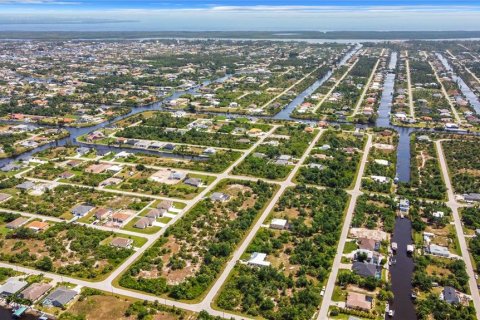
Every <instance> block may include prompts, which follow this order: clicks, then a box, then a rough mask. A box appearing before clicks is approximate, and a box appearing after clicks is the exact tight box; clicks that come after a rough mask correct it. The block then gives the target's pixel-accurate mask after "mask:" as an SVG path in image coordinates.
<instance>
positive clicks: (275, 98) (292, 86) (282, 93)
mask: <svg viewBox="0 0 480 320" xmlns="http://www.w3.org/2000/svg"><path fill="white" fill-rule="evenodd" d="M324 65H325V62H324V63H322V64H321V65H320V66H318V67H316V68H315V69H314V70H313V71H312V72H310V73H308V74H307V75H305V76H304V77H303V78H301V79H300V80H298V81H297V82H295V83H294V84H292V85H291V86H290V87H288V88H287V89H285V90H283V91H282V92H280V93H279V94H278V95H276V96H275V97H273V99H271V100H270V101H268V102H267V103H265V104H264V105H263V106H261V107H260V108H261V109H265V108H266V107H268V106H269V105H270V104H271V103H272V102H274V101H275V100H277V99H278V98H280V97H281V96H283V95H284V94H285V93H287V92H288V91H290V90H292V89H293V88H294V87H296V86H297V85H298V84H299V83H300V82H302V81H303V80H305V79H306V78H307V77H309V76H310V75H311V74H312V73H314V72H315V71H317V70H318V69H320V68H321V67H323V66H324Z"/></svg>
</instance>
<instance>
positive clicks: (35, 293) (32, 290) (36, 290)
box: [19, 282, 52, 301]
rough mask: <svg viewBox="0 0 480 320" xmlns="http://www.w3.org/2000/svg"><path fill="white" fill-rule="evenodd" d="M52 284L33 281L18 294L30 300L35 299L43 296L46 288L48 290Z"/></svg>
mask: <svg viewBox="0 0 480 320" xmlns="http://www.w3.org/2000/svg"><path fill="white" fill-rule="evenodd" d="M51 288H52V286H51V285H50V284H48V283H40V282H37V283H34V284H32V285H31V286H30V287H28V288H26V289H25V290H23V291H22V292H20V294H19V296H20V298H22V299H26V300H30V301H35V300H37V299H39V298H40V297H41V296H43V295H44V294H45V293H47V291H48V290H50V289H51Z"/></svg>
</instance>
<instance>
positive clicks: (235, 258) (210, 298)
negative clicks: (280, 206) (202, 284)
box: [201, 130, 324, 310]
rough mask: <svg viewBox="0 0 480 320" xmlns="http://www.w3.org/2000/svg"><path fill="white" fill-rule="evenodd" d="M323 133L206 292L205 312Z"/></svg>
mask: <svg viewBox="0 0 480 320" xmlns="http://www.w3.org/2000/svg"><path fill="white" fill-rule="evenodd" d="M323 132H324V130H320V131H319V132H318V133H317V135H316V136H315V138H314V139H313V141H312V142H311V143H310V145H309V146H308V148H307V150H306V151H305V152H304V153H303V155H302V157H301V158H300V160H299V161H298V162H297V163H296V164H295V167H294V168H293V170H292V171H291V172H290V174H289V175H288V177H287V179H286V180H285V181H283V182H281V183H280V189H279V190H278V192H277V193H276V194H275V196H274V197H273V198H272V200H271V201H270V203H269V204H268V206H267V207H266V208H265V210H264V211H263V213H262V215H261V216H260V218H259V219H258V220H257V222H256V223H255V225H254V226H253V228H252V230H251V231H250V232H249V233H248V235H247V237H246V238H245V240H244V241H243V242H242V244H241V245H240V246H239V247H238V248H237V250H235V252H234V254H233V258H232V259H230V261H229V262H228V263H227V266H226V267H225V269H224V270H223V272H222V274H221V275H220V277H219V278H218V280H217V281H216V282H215V284H214V285H213V287H212V288H211V289H210V291H209V292H208V294H207V295H206V297H205V299H203V301H202V302H201V304H202V307H203V308H204V309H205V310H207V309H208V308H210V305H211V303H212V302H213V300H214V298H215V296H216V295H217V294H218V292H219V290H220V288H221V287H222V285H223V283H224V282H225V281H226V279H227V277H228V275H229V274H230V272H231V271H232V269H233V267H235V264H236V263H237V261H238V260H239V259H240V257H241V256H242V254H243V253H244V252H245V250H246V249H247V247H248V245H249V244H250V242H251V241H252V240H253V238H254V237H255V235H256V234H257V231H258V229H260V227H261V225H262V224H263V222H264V220H265V219H266V218H267V217H268V215H269V214H270V212H271V211H272V210H273V208H274V207H275V205H276V203H277V202H278V200H279V199H280V197H281V196H282V194H283V193H284V192H285V190H286V189H287V188H288V187H292V186H294V185H295V184H294V183H293V182H292V180H293V178H294V177H295V175H296V174H297V172H298V170H299V169H300V167H301V165H302V164H303V163H304V162H305V159H306V158H307V157H308V155H309V154H310V152H311V151H312V149H313V147H314V146H315V144H316V143H317V141H318V140H319V139H320V137H321V135H322V133H323Z"/></svg>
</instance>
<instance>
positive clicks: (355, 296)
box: [345, 292, 373, 312]
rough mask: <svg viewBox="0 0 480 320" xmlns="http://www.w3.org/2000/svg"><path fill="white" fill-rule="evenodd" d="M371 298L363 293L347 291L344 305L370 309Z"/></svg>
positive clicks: (358, 308)
mask: <svg viewBox="0 0 480 320" xmlns="http://www.w3.org/2000/svg"><path fill="white" fill-rule="evenodd" d="M372 303H373V298H372V297H369V296H367V295H365V294H363V293H358V292H348V294H347V301H346V303H345V306H346V307H347V308H349V309H355V310H363V311H367V312H368V311H370V310H371V309H372Z"/></svg>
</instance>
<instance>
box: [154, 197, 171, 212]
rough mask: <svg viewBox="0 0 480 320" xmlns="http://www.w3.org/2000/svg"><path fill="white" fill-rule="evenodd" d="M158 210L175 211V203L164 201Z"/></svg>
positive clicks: (158, 206)
mask: <svg viewBox="0 0 480 320" xmlns="http://www.w3.org/2000/svg"><path fill="white" fill-rule="evenodd" d="M157 209H163V210H165V211H169V210H171V209H173V202H172V201H170V200H162V201H161V202H160V203H159V204H158V205H157Z"/></svg>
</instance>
